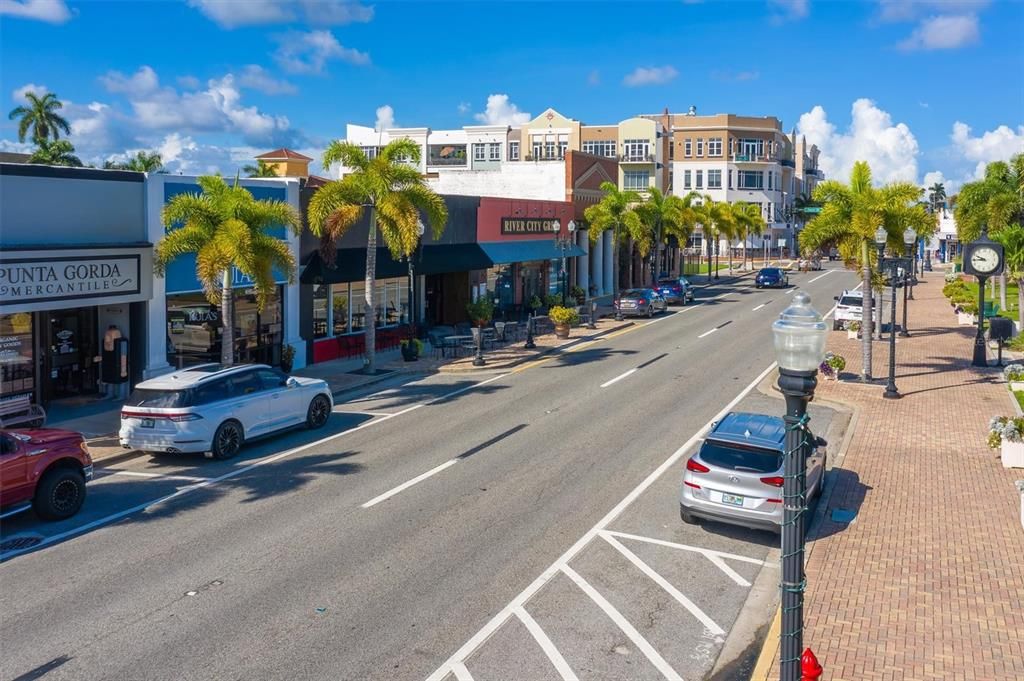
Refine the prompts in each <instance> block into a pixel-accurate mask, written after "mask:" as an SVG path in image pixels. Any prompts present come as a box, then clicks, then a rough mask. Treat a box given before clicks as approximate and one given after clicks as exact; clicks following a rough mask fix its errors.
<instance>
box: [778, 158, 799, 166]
mask: <svg viewBox="0 0 1024 681" xmlns="http://www.w3.org/2000/svg"><path fill="white" fill-rule="evenodd" d="M779 163H781V164H782V165H783V166H785V167H786V168H796V162H795V161H791V160H790V159H788V158H784V159H781V160H780V161H779Z"/></svg>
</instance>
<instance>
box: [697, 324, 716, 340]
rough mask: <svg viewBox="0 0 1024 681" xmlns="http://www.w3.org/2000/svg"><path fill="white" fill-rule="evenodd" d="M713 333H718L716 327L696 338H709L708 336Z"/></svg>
mask: <svg viewBox="0 0 1024 681" xmlns="http://www.w3.org/2000/svg"><path fill="white" fill-rule="evenodd" d="M715 331H718V327H717V326H716V327H715V328H713V329H711V330H710V331H705V332H704V333H702V334H701V335H699V336H697V338H704V337H705V336H710V335H711V334H713V333H714V332H715Z"/></svg>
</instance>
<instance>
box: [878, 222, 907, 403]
mask: <svg viewBox="0 0 1024 681" xmlns="http://www.w3.org/2000/svg"><path fill="white" fill-rule="evenodd" d="M887 238H888V232H886V231H885V227H881V226H879V228H878V229H876V230H875V244H876V245H877V246H878V268H879V271H882V272H885V271H888V273H889V283H890V287H891V288H892V309H891V310H890V311H889V314H890V319H889V380H888V382H886V384H885V393H884V394H883V395H882V396H883V397H885V398H887V399H890V400H898V399H899V398H900V397H902V395H900V393H899V391H898V390H897V389H896V278H897V274H898V268H899V264H900V259H899V258H884V257H883V256H884V255H885V241H886V239H887ZM878 324H879V326H881V324H882V315H878Z"/></svg>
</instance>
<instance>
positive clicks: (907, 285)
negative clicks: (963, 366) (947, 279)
mask: <svg viewBox="0 0 1024 681" xmlns="http://www.w3.org/2000/svg"><path fill="white" fill-rule="evenodd" d="M916 242H917V232H915V231H914V230H913V229H911V228H910V227H907V228H906V229H905V230H903V244H904V245H905V246H906V247H907V260H908V261H909V262H911V263H913V262H914V261H913V259H912V254H911V252H912V249H913V248H914V244H915V243H916ZM914 267H915V266H914V265H911V268H910V271H909V272H908V271H907V270H906V268H904V270H903V327H902V328H901V329H900V336H901V337H903V338H906V337H908V336H909V335H910V332H909V331H907V301H908V300H913V299H914V293H913V289H912V288H911V287H912V286H913V279H914ZM908 289H909V290H908Z"/></svg>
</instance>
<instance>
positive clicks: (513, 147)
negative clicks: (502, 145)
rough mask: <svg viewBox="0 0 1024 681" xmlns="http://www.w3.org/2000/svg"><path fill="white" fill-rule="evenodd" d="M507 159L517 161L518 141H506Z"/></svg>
mask: <svg viewBox="0 0 1024 681" xmlns="http://www.w3.org/2000/svg"><path fill="white" fill-rule="evenodd" d="M508 160H510V161H518V160H519V142H509V143H508Z"/></svg>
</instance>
